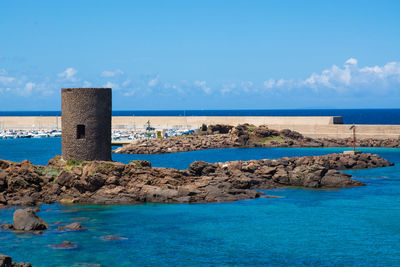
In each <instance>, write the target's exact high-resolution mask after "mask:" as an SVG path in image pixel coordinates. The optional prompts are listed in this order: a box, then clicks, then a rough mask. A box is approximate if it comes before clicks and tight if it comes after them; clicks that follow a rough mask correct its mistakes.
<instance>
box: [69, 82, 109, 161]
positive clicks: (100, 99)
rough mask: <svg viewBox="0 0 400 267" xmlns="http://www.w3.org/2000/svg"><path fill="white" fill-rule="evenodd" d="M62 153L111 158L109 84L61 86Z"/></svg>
mask: <svg viewBox="0 0 400 267" xmlns="http://www.w3.org/2000/svg"><path fill="white" fill-rule="evenodd" d="M61 113H62V114H61V126H62V137H61V143H62V157H63V159H65V160H69V159H76V160H105V161H109V160H111V88H63V89H61Z"/></svg>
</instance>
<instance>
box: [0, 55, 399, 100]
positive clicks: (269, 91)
mask: <svg viewBox="0 0 400 267" xmlns="http://www.w3.org/2000/svg"><path fill="white" fill-rule="evenodd" d="M84 76H85V75H81V73H80V72H79V71H78V69H76V68H75V67H67V68H65V70H63V71H60V72H59V73H58V74H57V75H56V76H55V77H50V76H40V75H39V74H38V73H36V74H34V75H32V76H28V75H18V73H10V72H8V71H7V69H5V68H1V69H0V96H5V95H8V96H14V97H20V98H31V99H35V98H37V99H39V98H54V97H56V96H58V95H59V90H60V88H62V87H109V88H112V89H113V90H114V95H116V97H118V95H119V96H120V97H122V98H124V99H125V100H127V101H128V100H129V99H130V98H136V97H142V98H146V97H157V96H161V97H162V96H169V97H178V96H186V97H193V98H196V97H201V96H203V97H212V96H214V97H219V98H220V99H221V100H223V99H224V98H226V97H228V96H229V95H231V96H232V95H234V96H235V97H239V98H240V97H244V98H245V97H246V96H248V95H252V96H257V97H259V98H262V97H269V96H271V95H272V96H274V97H275V98H276V99H279V98H287V97H289V96H290V95H295V96H299V95H301V96H302V97H329V96H338V97H369V98H371V97H372V98H373V97H382V96H384V97H398V96H399V95H400V90H399V89H400V62H388V63H386V64H384V65H382V66H359V65H358V60H357V59H355V58H349V59H348V60H346V61H345V62H344V64H343V65H342V66H336V65H333V66H332V67H331V68H329V69H325V70H322V71H319V72H314V73H311V74H309V76H308V77H305V78H303V79H282V78H273V77H266V79H265V80H264V81H263V82H256V81H240V82H237V81H236V82H233V81H232V82H220V83H211V82H208V81H205V80H194V81H188V80H181V81H178V82H176V81H167V80H162V79H161V75H159V74H157V75H143V76H140V77H134V76H131V75H129V73H126V72H125V71H123V70H121V69H116V70H104V71H102V72H101V73H99V74H98V75H97V76H96V77H93V78H92V79H84V78H83V77H84ZM211 84H212V85H211ZM166 99H168V98H166ZM176 108H179V103H178V105H177V106H176ZM249 108H251V107H249Z"/></svg>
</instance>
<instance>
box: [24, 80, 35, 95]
mask: <svg viewBox="0 0 400 267" xmlns="http://www.w3.org/2000/svg"><path fill="white" fill-rule="evenodd" d="M35 86H36V84H35V83H33V82H28V83H26V84H25V87H24V90H23V91H22V93H23V94H24V95H25V96H29V95H31V94H32V90H33V88H35Z"/></svg>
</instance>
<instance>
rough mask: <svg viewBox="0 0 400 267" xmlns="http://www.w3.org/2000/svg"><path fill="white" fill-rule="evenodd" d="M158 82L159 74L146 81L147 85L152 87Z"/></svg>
mask: <svg viewBox="0 0 400 267" xmlns="http://www.w3.org/2000/svg"><path fill="white" fill-rule="evenodd" d="M158 82H159V76H158V75H157V76H156V77H154V78H153V79H150V80H149V82H148V83H147V85H148V86H150V87H154V86H156V85H157V84H158Z"/></svg>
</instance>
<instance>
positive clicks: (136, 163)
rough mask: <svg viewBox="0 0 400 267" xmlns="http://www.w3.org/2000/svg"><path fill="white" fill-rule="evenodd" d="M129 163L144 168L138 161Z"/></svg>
mask: <svg viewBox="0 0 400 267" xmlns="http://www.w3.org/2000/svg"><path fill="white" fill-rule="evenodd" d="M129 163H133V164H135V165H137V166H139V167H142V164H140V162H138V161H136V160H131V161H130V162H129Z"/></svg>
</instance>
